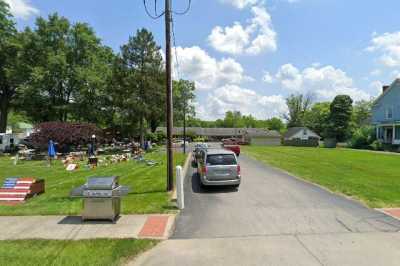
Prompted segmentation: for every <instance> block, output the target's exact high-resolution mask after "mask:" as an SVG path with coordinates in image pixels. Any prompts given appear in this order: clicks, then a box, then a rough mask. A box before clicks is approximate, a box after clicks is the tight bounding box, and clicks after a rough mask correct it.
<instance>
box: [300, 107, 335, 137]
mask: <svg viewBox="0 0 400 266" xmlns="http://www.w3.org/2000/svg"><path fill="white" fill-rule="evenodd" d="M329 115H330V102H320V103H316V104H314V105H313V106H312V107H311V109H310V110H309V111H307V112H306V113H305V116H304V125H305V126H306V127H308V128H310V129H312V130H313V131H315V133H317V134H318V135H320V136H323V137H324V134H325V132H326V129H327V126H328V123H329Z"/></svg>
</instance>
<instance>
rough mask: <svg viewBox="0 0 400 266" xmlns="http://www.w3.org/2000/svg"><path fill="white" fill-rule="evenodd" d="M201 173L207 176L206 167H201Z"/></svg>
mask: <svg viewBox="0 0 400 266" xmlns="http://www.w3.org/2000/svg"><path fill="white" fill-rule="evenodd" d="M202 172H203V173H204V174H207V166H203V169H202Z"/></svg>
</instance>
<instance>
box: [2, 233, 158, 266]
mask: <svg viewBox="0 0 400 266" xmlns="http://www.w3.org/2000/svg"><path fill="white" fill-rule="evenodd" d="M157 243H158V241H156V240H144V239H94V240H79V241H74V240H42V239H31V240H5V241H0V254H1V256H0V265H10V266H11V265H19V266H20V265H38V266H39V265H76V266H78V265H82V266H86V265H99V266H101V265H104V266H108V265H121V264H123V263H125V262H126V261H127V260H128V259H132V258H134V257H135V256H137V255H139V254H140V253H142V252H144V251H145V250H148V249H150V248H152V247H153V246H155V245H156V244H157Z"/></svg>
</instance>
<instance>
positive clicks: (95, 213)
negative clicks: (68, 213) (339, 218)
mask: <svg viewBox="0 0 400 266" xmlns="http://www.w3.org/2000/svg"><path fill="white" fill-rule="evenodd" d="M128 192H129V188H128V187H125V186H120V185H119V178H118V177H117V176H111V177H89V178H88V181H87V182H86V184H84V185H83V186H80V187H77V188H75V189H73V190H72V191H71V197H79V198H83V211H82V219H83V220H84V221H85V220H111V221H115V219H116V218H117V217H118V216H119V214H120V210H121V197H122V196H125V195H126V194H128Z"/></svg>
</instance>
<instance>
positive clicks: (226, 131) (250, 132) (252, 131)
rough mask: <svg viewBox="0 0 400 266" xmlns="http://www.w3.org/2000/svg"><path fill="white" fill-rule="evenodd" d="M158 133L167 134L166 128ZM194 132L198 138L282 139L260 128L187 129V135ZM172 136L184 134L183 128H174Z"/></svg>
mask: <svg viewBox="0 0 400 266" xmlns="http://www.w3.org/2000/svg"><path fill="white" fill-rule="evenodd" d="M156 131H162V132H166V131H167V129H166V127H158V128H157V129H156ZM188 132H192V133H193V134H195V135H197V136H209V137H237V136H243V135H247V136H249V137H280V134H279V132H277V131H275V130H265V129H258V128H202V127H187V128H186V133H188ZM172 134H175V135H180V134H183V128H182V127H174V128H173V130H172Z"/></svg>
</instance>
